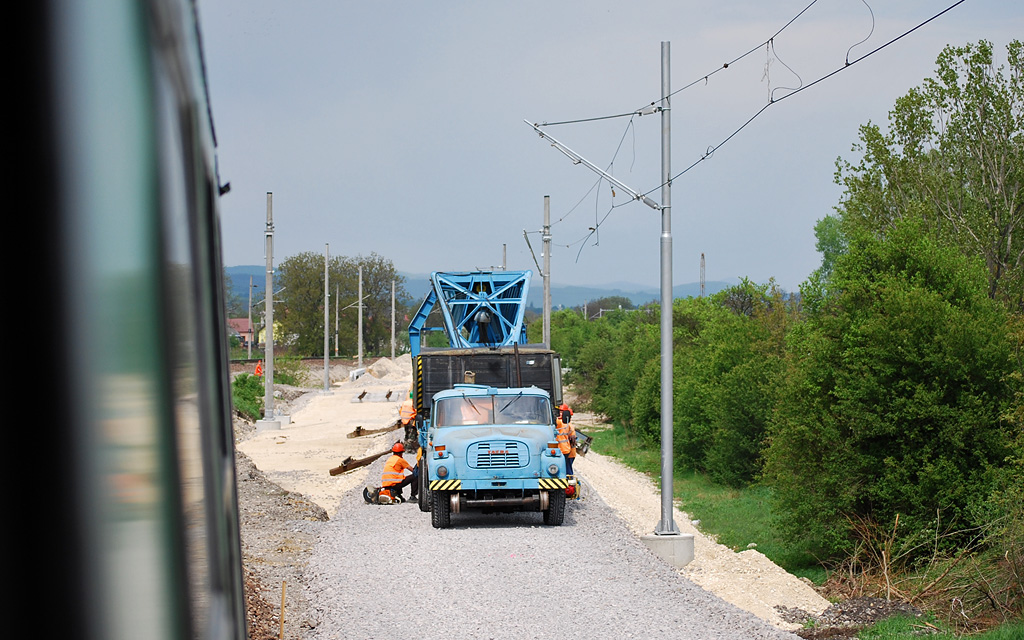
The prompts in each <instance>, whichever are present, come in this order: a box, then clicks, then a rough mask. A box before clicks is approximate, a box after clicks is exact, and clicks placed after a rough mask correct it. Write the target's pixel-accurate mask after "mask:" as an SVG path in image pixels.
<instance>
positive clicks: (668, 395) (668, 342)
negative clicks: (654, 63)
mask: <svg viewBox="0 0 1024 640" xmlns="http://www.w3.org/2000/svg"><path fill="white" fill-rule="evenodd" d="M669 45H670V43H668V42H662V43H661V95H662V98H661V521H659V522H658V526H657V528H656V529H655V530H654V533H655V535H666V534H678V533H679V529H678V528H676V523H675V521H674V520H673V517H672V491H673V487H672V485H673V482H672V480H673V477H672V475H673V467H674V464H673V455H674V454H673V451H672V108H671V105H670V103H669V97H668V96H669V94H670V93H672V86H671V85H672V76H671V73H670V69H669V67H670V65H669V59H670V55H669V54H670V46H669Z"/></svg>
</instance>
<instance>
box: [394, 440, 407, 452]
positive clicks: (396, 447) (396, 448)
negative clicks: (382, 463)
mask: <svg viewBox="0 0 1024 640" xmlns="http://www.w3.org/2000/svg"><path fill="white" fill-rule="evenodd" d="M391 452H392V453H405V445H404V444H402V443H401V442H396V443H395V444H394V445H393V446H392V447H391Z"/></svg>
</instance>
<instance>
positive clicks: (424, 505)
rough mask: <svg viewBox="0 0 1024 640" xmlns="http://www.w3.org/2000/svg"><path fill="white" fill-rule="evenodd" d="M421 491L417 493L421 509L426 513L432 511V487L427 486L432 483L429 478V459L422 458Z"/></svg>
mask: <svg viewBox="0 0 1024 640" xmlns="http://www.w3.org/2000/svg"><path fill="white" fill-rule="evenodd" d="M419 484H420V491H419V493H418V494H417V497H418V498H419V505H420V511H422V512H423V513H426V512H427V511H430V489H428V488H427V486H429V485H430V481H429V480H428V479H427V461H426V460H425V459H421V460H420V479H419Z"/></svg>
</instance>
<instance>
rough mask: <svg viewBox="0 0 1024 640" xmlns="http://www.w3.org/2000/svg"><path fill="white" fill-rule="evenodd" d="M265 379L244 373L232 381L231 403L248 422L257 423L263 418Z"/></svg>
mask: <svg viewBox="0 0 1024 640" xmlns="http://www.w3.org/2000/svg"><path fill="white" fill-rule="evenodd" d="M263 395H264V388H263V378H257V377H256V376H254V375H252V374H249V373H243V374H240V375H238V376H236V377H235V379H234V380H232V381H231V402H232V404H233V405H234V407H235V411H237V412H238V414H239V415H241V416H242V417H243V418H245V419H246V420H250V421H256V420H259V419H260V418H261V417H263Z"/></svg>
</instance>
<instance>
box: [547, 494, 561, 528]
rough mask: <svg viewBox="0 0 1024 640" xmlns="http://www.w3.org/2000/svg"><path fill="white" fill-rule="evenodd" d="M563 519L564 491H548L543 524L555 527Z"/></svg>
mask: <svg viewBox="0 0 1024 640" xmlns="http://www.w3.org/2000/svg"><path fill="white" fill-rule="evenodd" d="M564 519H565V491H557V490H556V491H549V492H548V508H547V509H545V510H544V524H549V525H551V526H553V527H557V526H558V525H560V524H562V521H563V520H564Z"/></svg>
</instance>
